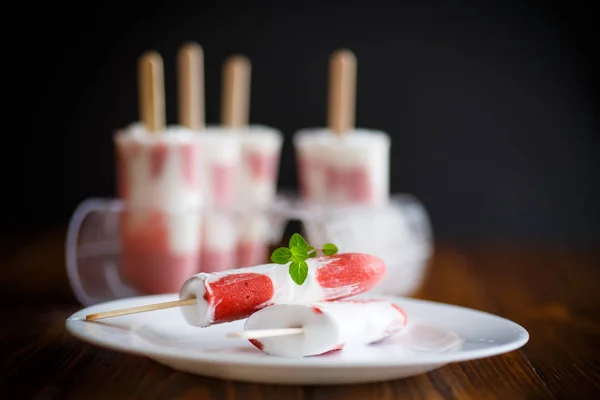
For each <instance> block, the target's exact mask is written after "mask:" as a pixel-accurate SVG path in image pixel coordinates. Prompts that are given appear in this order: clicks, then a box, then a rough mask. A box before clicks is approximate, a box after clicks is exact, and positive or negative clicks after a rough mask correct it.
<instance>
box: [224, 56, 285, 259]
mask: <svg viewBox="0 0 600 400" xmlns="http://www.w3.org/2000/svg"><path fill="white" fill-rule="evenodd" d="M223 76H224V81H223V97H222V106H221V111H222V116H221V119H222V124H223V127H224V128H225V130H226V132H225V133H230V134H233V135H235V136H236V137H237V138H238V139H239V140H240V146H241V157H240V164H239V168H238V173H237V177H236V178H237V184H236V186H237V189H236V191H237V194H236V195H237V204H238V205H239V206H240V208H241V209H242V210H243V215H241V216H240V218H239V224H238V233H239V237H240V242H239V243H238V245H237V262H236V266H237V267H247V266H251V265H256V264H260V263H263V262H264V261H265V259H266V256H267V254H266V251H267V241H268V227H269V221H268V219H267V218H266V216H265V215H264V212H265V209H266V208H267V207H268V205H269V203H270V202H272V201H273V199H274V197H275V193H276V187H277V179H278V170H279V158H280V154H281V146H282V144H283V136H282V134H281V132H279V131H278V130H276V129H273V128H270V127H267V126H263V125H249V122H248V116H249V113H250V111H249V106H250V76H251V66H250V61H249V60H248V59H247V58H246V57H244V56H240V55H235V56H232V57H230V58H229V59H228V60H227V61H226V62H225V65H224V70H223Z"/></svg>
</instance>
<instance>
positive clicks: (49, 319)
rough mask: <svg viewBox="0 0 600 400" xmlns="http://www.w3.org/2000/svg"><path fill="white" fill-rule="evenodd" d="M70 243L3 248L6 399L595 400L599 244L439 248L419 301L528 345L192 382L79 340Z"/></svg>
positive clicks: (599, 379) (20, 242)
mask: <svg viewBox="0 0 600 400" xmlns="http://www.w3.org/2000/svg"><path fill="white" fill-rule="evenodd" d="M63 240H64V231H62V230H57V231H54V232H48V233H45V234H42V235H36V236H31V235H24V236H10V237H5V238H2V241H1V243H0V253H1V254H2V270H3V273H2V275H1V276H0V289H1V292H0V293H2V302H1V303H0V310H1V318H2V325H1V326H2V327H1V328H0V338H1V340H0V362H1V363H2V368H1V370H0V371H1V372H2V373H1V374H0V397H1V398H5V399H95V398H97V399H112V398H115V399H123V398H126V399H134V398H141V399H154V398H157V399H179V398H183V399H278V400H279V399H282V400H284V399H296V400H299V399H307V400H309V399H311V400H312V399H315V400H317V399H327V400H333V399H340V400H342V399H343V400H348V399H507V400H515V399H588V398H589V399H591V398H600V351H599V350H600V349H599V346H600V340H599V339H600V308H599V306H600V286H599V284H600V250H590V249H587V250H586V249H573V248H557V247H546V248H543V247H537V248H534V247H515V246H502V245H488V246H479V247H465V246H451V245H438V246H437V249H436V254H435V256H434V259H433V262H432V266H431V269H430V274H429V277H428V278H427V281H426V284H425V285H424V287H423V289H422V290H421V292H420V293H419V294H418V297H420V298H424V299H429V300H434V301H441V302H447V303H452V304H457V305H462V306H466V307H471V308H475V309H479V310H484V311H488V312H492V313H496V314H499V315H501V316H504V317H506V318H509V319H512V320H514V321H515V322H517V323H519V324H521V325H523V326H524V327H525V328H526V329H527V330H528V331H529V333H530V335H531V338H530V341H529V343H528V344H527V345H526V346H525V347H524V348H522V349H520V350H517V351H513V352H511V353H508V354H505V355H502V356H497V357H492V358H488V359H483V360H479V361H472V362H466V363H459V364H452V365H448V366H446V367H443V368H441V369H439V370H436V371H433V372H430V373H428V374H423V375H420V376H416V377H412V378H408V379H403V380H397V381H392V382H386V383H377V384H366V385H352V386H332V387H294V386H270V385H258V384H249V383H238V382H230V381H223V380H218V379H209V378H202V377H197V376H193V375H189V374H185V373H181V372H177V371H173V370H171V369H169V368H167V367H164V366H162V365H159V364H157V363H155V362H153V361H150V360H148V359H145V358H143V357H136V356H131V355H125V354H120V353H116V352H113V351H109V350H105V349H101V348H97V347H93V346H90V345H87V344H84V343H82V342H80V341H78V340H76V339H74V338H72V337H71V336H70V335H69V334H68V333H67V332H66V331H65V328H64V323H65V319H66V318H67V317H68V316H69V315H70V314H72V313H73V312H75V311H76V310H78V309H79V308H80V307H79V305H78V304H77V303H76V301H75V300H74V299H73V298H72V296H71V295H70V289H69V286H68V282H67V279H66V275H65V272H64V269H65V268H64V255H63ZM10 393H14V394H12V395H9V396H7V394H10Z"/></svg>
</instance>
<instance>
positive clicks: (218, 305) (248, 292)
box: [180, 253, 386, 327]
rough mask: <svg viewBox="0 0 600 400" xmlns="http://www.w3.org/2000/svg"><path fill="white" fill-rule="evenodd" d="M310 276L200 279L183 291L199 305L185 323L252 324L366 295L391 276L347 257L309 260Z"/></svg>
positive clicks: (267, 270)
mask: <svg viewBox="0 0 600 400" xmlns="http://www.w3.org/2000/svg"><path fill="white" fill-rule="evenodd" d="M307 264H308V276H307V278H306V280H305V281H304V283H303V284H302V285H297V284H296V283H295V282H294V281H293V280H292V279H291V278H290V276H289V273H288V268H287V267H286V266H285V265H280V264H263V265H258V266H254V267H247V268H240V269H235V270H230V271H223V272H220V273H212V274H206V273H200V274H198V275H196V276H193V277H192V278H190V279H189V280H188V281H187V282H185V284H184V285H183V287H182V288H181V291H180V299H181V300H186V299H196V302H195V304H194V305H192V306H187V307H182V308H181V311H182V313H183V316H184V318H185V320H186V321H187V322H188V323H189V324H190V325H193V326H199V327H207V326H210V325H213V324H218V323H223V322H230V321H235V320H238V319H242V318H246V317H248V316H250V315H251V314H252V313H254V312H256V311H258V310H260V309H262V308H264V307H267V306H270V305H273V304H307V303H313V302H319V301H332V300H338V299H342V298H345V297H349V296H353V295H356V294H359V293H362V292H365V291H367V290H369V289H371V288H372V287H374V286H375V285H377V283H379V282H380V281H381V279H382V278H383V277H384V275H385V272H386V267H385V264H384V263H383V261H382V260H381V259H380V258H378V257H375V256H371V255H367V254H360V253H346V254H337V255H334V256H324V257H316V258H310V259H308V260H307Z"/></svg>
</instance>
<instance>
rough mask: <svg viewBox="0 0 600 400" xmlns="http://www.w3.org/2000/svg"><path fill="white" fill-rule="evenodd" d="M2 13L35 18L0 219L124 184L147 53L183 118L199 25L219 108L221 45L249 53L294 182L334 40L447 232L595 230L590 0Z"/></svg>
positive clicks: (573, 233)
mask: <svg viewBox="0 0 600 400" xmlns="http://www.w3.org/2000/svg"><path fill="white" fill-rule="evenodd" d="M33 9H35V11H36V13H35V15H33V16H31V17H27V18H25V17H24V16H25V15H31V12H32V10H33ZM27 13H28V14H27ZM5 18H6V19H7V20H8V21H6V22H10V20H11V19H12V18H14V19H15V21H14V23H16V24H20V25H23V24H24V28H23V31H21V30H16V29H15V30H13V31H12V32H11V34H9V35H8V36H5V41H7V42H10V43H17V45H16V47H15V48H12V49H10V50H8V49H5V57H6V56H7V53H9V54H8V55H10V56H11V57H8V58H5V65H8V66H9V68H10V69H11V74H9V75H7V76H6V79H7V84H6V87H7V88H11V89H17V90H15V93H14V94H13V95H11V97H9V98H10V99H11V106H12V109H13V112H12V113H11V115H8V116H7V119H8V120H9V121H12V122H13V123H15V122H18V123H21V122H23V125H22V126H21V127H20V128H18V130H17V132H18V134H17V135H14V139H15V140H16V141H17V147H15V149H21V151H19V152H18V153H17V152H15V153H16V154H13V151H10V150H8V149H10V148H12V147H10V146H8V145H6V144H5V146H7V147H5V151H4V152H3V153H4V154H5V157H4V160H3V162H4V163H6V164H7V168H8V169H7V171H8V174H7V179H8V182H9V185H10V186H11V187H14V188H17V189H18V195H17V196H12V195H11V196H7V197H8V202H9V206H8V208H7V210H8V211H7V213H6V215H5V217H4V218H2V228H3V229H7V230H15V229H25V230H32V229H33V230H39V229H42V228H45V227H50V226H55V225H57V224H64V223H66V222H67V221H68V218H69V216H70V214H71V213H72V212H73V210H74V208H75V207H76V205H77V204H78V203H79V202H80V201H82V200H83V199H85V198H88V197H106V196H113V195H114V186H115V179H114V167H113V163H114V159H113V145H112V134H113V132H114V130H115V129H117V128H119V127H123V126H125V125H127V124H129V123H130V122H132V121H134V120H136V119H137V115H138V114H137V77H136V67H137V65H136V62H137V58H138V57H139V55H140V54H141V53H142V52H143V51H145V50H148V49H155V50H157V51H159V52H160V53H161V54H162V56H163V58H164V62H165V74H166V94H167V119H168V122H169V123H175V122H176V115H177V114H176V112H177V110H176V80H175V61H176V52H177V50H178V47H179V46H180V45H181V44H182V43H183V42H185V41H187V40H195V41H197V42H199V43H200V44H201V45H202V46H203V48H204V51H205V68H206V99H207V107H206V112H207V122H208V123H210V124H213V123H218V122H219V121H218V118H219V104H220V86H221V81H220V80H221V64H222V62H223V60H224V59H225V58H226V57H227V56H229V55H231V54H233V53H237V52H240V53H243V54H245V55H247V56H248V57H249V58H250V60H251V61H252V66H253V70H252V73H253V74H252V88H253V91H252V105H251V116H250V119H251V122H253V123H263V124H267V125H271V126H274V127H276V128H279V129H281V130H282V131H283V132H284V133H285V134H286V139H287V141H286V144H285V147H284V158H283V160H282V169H281V177H280V185H281V187H283V188H294V187H295V185H296V176H295V171H294V157H293V152H292V147H291V144H290V140H289V139H290V137H291V134H292V133H293V132H295V131H296V130H297V129H299V128H302V127H308V126H322V125H324V124H325V115H326V107H325V105H326V88H327V86H326V82H327V72H328V64H327V63H328V57H329V55H330V54H331V53H332V52H333V51H334V50H336V49H337V48H340V47H347V48H349V49H351V50H352V51H354V52H355V54H356V56H357V59H358V87H357V125H358V126H361V127H370V128H377V129H381V130H384V131H387V132H389V133H390V134H391V135H392V138H393V145H392V165H391V169H392V174H391V176H392V190H393V191H394V192H408V193H412V194H414V195H416V196H417V197H418V198H419V199H420V200H421V201H422V202H423V203H424V204H425V206H426V207H427V209H428V210H429V212H430V214H431V218H432V220H433V224H434V229H435V233H436V235H437V237H438V238H439V239H442V240H465V241H478V240H515V241H534V242H545V243H567V242H569V243H570V242H573V243H584V242H592V241H598V239H600V216H599V212H598V207H597V206H598V205H599V204H600V175H598V174H599V173H600V157H599V155H600V142H599V135H598V104H599V103H598V84H597V83H598V82H597V78H598V71H600V69H599V68H598V63H597V62H596V59H595V53H597V52H598V46H597V42H596V38H595V37H594V29H593V28H594V26H593V24H594V21H593V13H592V11H591V9H590V8H589V7H588V6H587V5H586V4H585V3H583V2H579V3H578V2H572V1H571V2H554V3H553V2H548V1H519V2H508V1H488V2H486V1H481V2H479V1H456V2H452V1H434V0H423V1H388V2H382V1H362V2H357V1H347V2H345V3H340V5H334V4H326V3H325V2H317V1H303V2H286V1H273V2H267V1H219V2H206V1H204V2H202V1H194V2H191V1H189V2H188V1H168V2H166V1H165V2H94V3H90V2H77V3H71V4H69V3H63V4H62V5H58V4H57V3H46V4H45V5H40V6H36V7H33V6H32V5H26V8H25V7H24V8H23V10H22V12H21V13H15V14H8V13H5ZM25 22H26V23H25ZM9 46H10V45H9ZM6 60H9V61H6ZM6 129H9V128H6ZM5 134H6V136H5V140H7V137H9V136H10V135H9V134H8V132H5ZM7 150H8V151H7ZM9 157H17V158H19V160H18V161H13V160H12V159H11V160H9V159H8V158H9Z"/></svg>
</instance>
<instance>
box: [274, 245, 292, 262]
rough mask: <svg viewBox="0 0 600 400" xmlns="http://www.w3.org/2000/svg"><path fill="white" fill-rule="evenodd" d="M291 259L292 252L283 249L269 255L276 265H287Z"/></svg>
mask: <svg viewBox="0 0 600 400" xmlns="http://www.w3.org/2000/svg"><path fill="white" fill-rule="evenodd" d="M291 258H292V252H291V251H290V249H286V248H285V247H280V248H278V249H276V250H275V251H274V252H273V254H271V261H273V262H274V263H277V264H287V263H288V262H289V261H290V259H291Z"/></svg>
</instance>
